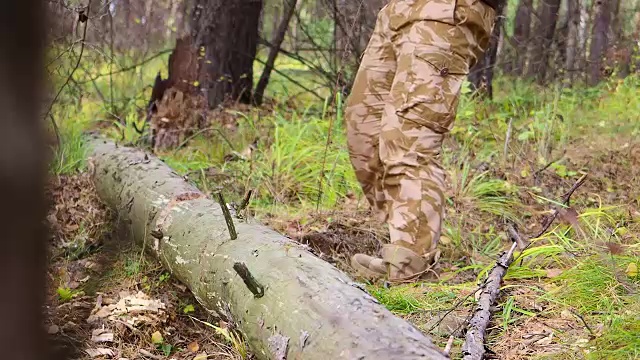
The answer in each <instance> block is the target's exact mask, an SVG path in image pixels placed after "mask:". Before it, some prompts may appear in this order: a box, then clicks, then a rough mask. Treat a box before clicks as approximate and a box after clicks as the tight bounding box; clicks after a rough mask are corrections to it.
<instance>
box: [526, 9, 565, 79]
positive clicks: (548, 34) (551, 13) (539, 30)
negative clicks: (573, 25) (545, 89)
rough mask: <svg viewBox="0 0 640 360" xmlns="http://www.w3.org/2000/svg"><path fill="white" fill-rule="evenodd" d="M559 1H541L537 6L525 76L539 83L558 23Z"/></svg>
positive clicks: (545, 67) (543, 77)
mask: <svg viewBox="0 0 640 360" xmlns="http://www.w3.org/2000/svg"><path fill="white" fill-rule="evenodd" d="M559 9H560V0H541V1H540V5H539V6H538V10H537V14H538V17H537V18H536V21H534V23H535V26H534V36H533V37H532V46H531V49H530V50H531V51H530V53H529V59H530V61H529V67H528V69H527V76H528V77H532V78H535V79H536V80H537V81H538V82H539V83H543V82H544V81H545V76H546V74H547V72H546V70H547V66H548V62H549V55H550V51H551V45H552V43H553V36H554V35H555V31H556V24H557V22H558V11H559Z"/></svg>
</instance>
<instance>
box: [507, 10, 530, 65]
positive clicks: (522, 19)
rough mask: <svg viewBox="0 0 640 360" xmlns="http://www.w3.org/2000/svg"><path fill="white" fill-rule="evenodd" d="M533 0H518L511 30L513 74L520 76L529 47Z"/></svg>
mask: <svg viewBox="0 0 640 360" xmlns="http://www.w3.org/2000/svg"><path fill="white" fill-rule="evenodd" d="M532 9H533V0H520V3H519V4H518V9H517V10H516V17H515V20H514V21H515V24H514V28H513V37H512V40H513V42H514V43H515V44H514V45H515V49H516V54H515V59H514V66H513V74H514V75H517V76H520V75H522V74H523V73H524V68H525V65H526V63H527V47H528V45H529V34H530V32H531V12H532Z"/></svg>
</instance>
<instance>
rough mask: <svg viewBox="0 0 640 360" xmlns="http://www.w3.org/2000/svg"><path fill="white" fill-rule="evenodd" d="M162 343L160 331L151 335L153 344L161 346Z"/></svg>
mask: <svg viewBox="0 0 640 360" xmlns="http://www.w3.org/2000/svg"><path fill="white" fill-rule="evenodd" d="M163 341H164V339H163V338H162V334H160V331H156V332H154V333H153V334H152V335H151V342H152V343H154V344H162V342H163Z"/></svg>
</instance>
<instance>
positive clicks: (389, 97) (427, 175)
mask: <svg viewBox="0 0 640 360" xmlns="http://www.w3.org/2000/svg"><path fill="white" fill-rule="evenodd" d="M494 18H495V11H494V10H493V9H492V8H491V7H489V6H487V5H486V4H484V3H483V2H481V1H480V0H391V1H390V3H389V4H388V5H386V6H385V7H384V8H383V9H382V10H381V11H380V12H379V14H378V19H377V23H376V27H375V30H374V32H373V35H372V37H371V39H370V41H369V44H368V46H367V48H366V50H365V52H364V55H363V57H362V62H361V65H360V68H359V70H358V73H357V75H356V78H355V82H354V84H353V88H352V91H351V94H350V95H349V98H348V99H347V104H346V108H345V119H346V125H347V138H348V148H349V154H350V157H351V162H352V165H353V167H354V169H355V173H356V176H357V178H358V181H359V182H360V184H361V186H362V189H363V191H364V194H365V196H366V198H367V200H368V202H369V204H370V205H371V207H372V208H373V210H374V211H375V212H376V213H377V215H378V217H379V219H380V221H386V222H388V224H389V231H390V238H391V239H390V240H391V242H392V243H394V244H396V245H401V246H403V247H407V248H409V249H411V250H413V251H414V252H416V253H418V254H426V253H428V252H430V251H433V250H434V249H436V247H437V243H438V241H439V238H440V232H441V226H442V225H441V223H442V218H443V205H444V204H443V203H444V181H445V172H444V170H443V168H442V166H441V164H440V160H439V158H440V153H441V147H442V142H443V138H444V136H445V134H446V133H447V132H448V131H449V130H450V129H451V127H452V123H453V121H454V119H455V117H456V111H457V107H458V101H459V94H460V90H461V87H462V84H463V81H464V79H465V77H466V75H467V74H468V73H469V69H470V67H472V66H473V65H474V64H475V63H477V61H478V58H479V57H480V56H482V54H483V53H484V51H485V50H486V48H487V46H488V44H489V38H490V36H491V31H492V28H493V24H494Z"/></svg>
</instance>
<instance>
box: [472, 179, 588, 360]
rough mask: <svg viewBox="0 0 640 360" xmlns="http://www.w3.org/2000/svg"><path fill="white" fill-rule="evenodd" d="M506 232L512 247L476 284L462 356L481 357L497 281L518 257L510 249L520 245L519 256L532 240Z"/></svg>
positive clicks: (546, 227)
mask: <svg viewBox="0 0 640 360" xmlns="http://www.w3.org/2000/svg"><path fill="white" fill-rule="evenodd" d="M586 178H587V175H586V174H585V175H583V176H582V177H581V178H580V179H579V180H578V181H577V182H576V183H575V184H574V185H573V186H572V187H571V189H569V191H568V192H567V193H566V194H565V195H564V196H563V197H562V202H563V205H565V206H567V205H569V202H570V200H571V195H573V193H574V192H575V191H576V190H577V189H578V188H579V187H580V186H581V185H582V184H583V183H584V182H585V180H586ZM560 210H561V208H556V209H555V210H554V211H553V213H552V214H551V215H550V216H549V217H547V218H546V219H545V220H544V222H543V226H542V230H541V231H539V232H538V233H537V234H536V235H535V236H534V237H533V238H532V239H535V238H539V237H540V236H542V235H544V234H545V233H546V232H547V231H548V230H549V228H550V227H551V224H552V223H553V222H554V220H555V219H556V218H557V217H558V215H559V214H560ZM509 233H510V235H511V238H512V240H513V244H512V245H511V248H510V249H509V251H507V252H506V253H504V254H503V255H502V256H501V257H500V259H499V260H498V261H497V262H496V264H495V265H494V266H493V269H491V271H490V272H489V276H488V277H487V279H486V280H485V281H484V282H483V284H482V285H481V286H480V288H479V289H482V292H481V294H480V296H479V298H478V302H477V304H476V306H475V310H474V314H473V317H472V318H471V320H469V327H468V330H467V334H466V336H465V342H464V344H463V345H462V355H463V359H464V360H481V359H482V358H483V357H484V354H485V352H486V349H485V346H484V336H485V332H486V329H487V326H488V325H489V321H490V320H491V306H492V305H493V303H494V302H495V301H496V299H497V297H498V295H499V293H500V284H501V283H502V279H503V278H504V275H505V274H506V272H507V270H508V269H509V266H510V265H511V264H512V263H513V262H514V261H515V260H517V258H516V259H513V252H514V251H515V249H516V247H521V248H522V251H521V252H520V255H519V256H518V258H519V257H520V256H522V254H523V252H524V250H526V249H527V248H528V247H529V246H530V245H531V244H532V242H531V241H528V243H527V244H526V245H525V246H519V244H523V243H524V242H523V241H522V239H521V237H520V235H519V234H518V232H517V231H515V229H514V228H513V227H511V226H510V227H509Z"/></svg>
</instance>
